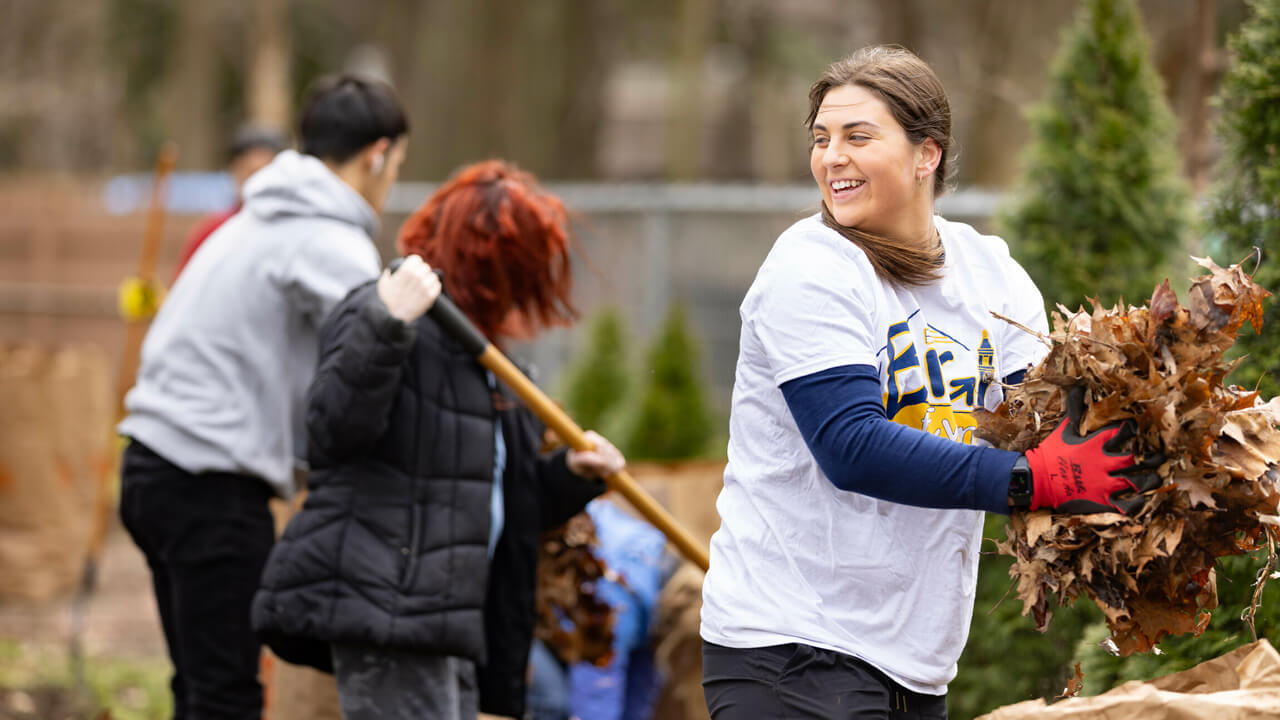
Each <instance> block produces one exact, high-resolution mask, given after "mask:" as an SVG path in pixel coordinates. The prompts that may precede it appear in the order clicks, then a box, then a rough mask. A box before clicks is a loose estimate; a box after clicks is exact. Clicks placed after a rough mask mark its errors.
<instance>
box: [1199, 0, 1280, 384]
mask: <svg viewBox="0 0 1280 720" xmlns="http://www.w3.org/2000/svg"><path fill="white" fill-rule="evenodd" d="M1249 7H1250V8H1251V9H1252V13H1251V15H1250V16H1249V18H1248V19H1247V20H1245V22H1244V24H1243V25H1242V26H1241V27H1240V31H1239V32H1238V33H1237V34H1236V35H1235V36H1234V37H1233V38H1232V39H1231V40H1230V42H1229V46H1230V48H1231V57H1232V61H1231V66H1230V68H1229V69H1228V70H1227V73H1226V75H1225V76H1224V77H1223V79H1222V89H1221V91H1220V93H1219V95H1218V98H1217V102H1218V105H1219V106H1220V107H1221V109H1222V115H1221V120H1220V124H1219V127H1218V134H1219V135H1220V136H1221V137H1222V144H1223V153H1222V158H1221V160H1220V161H1219V162H1218V167H1217V171H1216V175H1217V179H1218V183H1217V185H1216V186H1215V187H1214V190H1213V193H1212V197H1211V199H1210V201H1209V224H1210V227H1211V228H1212V230H1213V233H1214V235H1215V236H1216V238H1217V241H1218V243H1220V245H1221V251H1220V253H1219V254H1220V255H1221V256H1222V257H1221V260H1220V264H1225V263H1226V262H1237V261H1239V260H1240V259H1242V258H1243V257H1245V255H1246V254H1248V253H1249V252H1250V251H1251V250H1252V249H1253V248H1254V247H1255V246H1256V247H1260V248H1262V263H1261V265H1259V267H1258V271H1257V274H1256V275H1255V276H1254V280H1255V281H1257V282H1258V283H1259V284H1260V285H1262V286H1263V287H1265V288H1267V289H1268V290H1271V291H1272V292H1277V291H1280V0H1250V2H1249ZM1265 308H1266V312H1265V317H1264V321H1263V326H1262V334H1261V335H1255V334H1254V331H1253V328H1252V327H1250V326H1247V325H1246V326H1245V327H1244V328H1241V330H1240V332H1241V337H1240V339H1239V340H1238V341H1237V344H1236V347H1237V348H1238V349H1239V351H1240V352H1247V353H1248V354H1249V357H1248V358H1247V359H1246V360H1245V361H1244V363H1243V364H1242V365H1241V366H1240V368H1239V369H1238V370H1237V371H1236V372H1235V373H1233V374H1232V376H1231V379H1232V381H1234V382H1237V383H1240V384H1243V385H1249V386H1252V385H1254V384H1257V383H1258V382H1259V381H1261V389H1262V392H1263V395H1265V396H1268V397H1270V396H1274V395H1275V394H1276V393H1277V391H1280V382H1278V381H1277V378H1276V372H1275V369H1276V368H1277V367H1280V327H1278V326H1280V314H1278V313H1277V311H1276V302H1275V299H1274V298H1273V299H1271V300H1268V301H1266V303H1265Z"/></svg>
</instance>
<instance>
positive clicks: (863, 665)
mask: <svg viewBox="0 0 1280 720" xmlns="http://www.w3.org/2000/svg"><path fill="white" fill-rule="evenodd" d="M808 127H809V130H810V136H809V142H810V149H811V151H810V169H811V171H812V173H813V178H814V180H815V182H816V183H817V185H818V189H819V192H820V194H821V198H822V211H821V212H820V213H818V214H815V215H813V216H812V217H809V218H806V219H804V220H801V221H799V222H797V223H796V224H794V225H792V226H791V227H790V228H788V229H787V230H786V231H785V232H783V233H782V235H781V236H780V237H779V238H778V240H777V242H776V244H775V245H774V247H773V249H772V251H771V252H770V253H769V256H768V257H767V258H766V259H765V261H764V264H763V265H762V266H761V268H760V271H759V273H758V274H757V275H756V278H755V281H754V282H753V283H752V285H751V288H750V289H749V290H748V291H747V294H746V297H745V299H744V300H743V301H742V306H741V315H742V334H741V340H740V346H739V356H738V368H737V373H736V377H735V380H734V390H733V405H732V409H731V412H730V421H729V422H730V439H729V464H728V467H727V468H726V470H725V478H724V490H723V491H722V492H721V494H720V497H719V499H718V500H717V502H716V509H717V510H718V511H719V513H720V518H721V526H720V529H719V530H718V531H717V532H716V534H715V535H714V536H713V537H712V540H711V568H710V571H709V572H708V573H707V577H706V582H705V584H704V586H703V609H702V637H703V640H704V646H703V647H704V650H703V660H704V662H703V686H704V689H705V692H706V698H707V706H708V708H709V709H710V711H711V714H712V717H714V718H715V719H716V720H737V719H739V718H742V719H745V718H752V719H756V718H783V717H786V718H799V717H803V718H823V719H825V720H829V719H831V718H862V717H866V718H890V717H892V718H945V717H946V712H947V711H946V689H947V683H948V682H949V681H950V680H951V679H952V678H953V677H955V674H956V660H957V659H958V658H959V656H960V652H961V650H962V649H963V648H964V643H965V638H966V636H967V634H968V630H969V618H970V616H971V615H972V613H973V595H974V587H975V583H976V580H977V568H978V549H979V543H980V539H981V532H982V511H988V512H996V513H1003V514H1008V513H1009V512H1010V511H1011V509H1026V508H1030V509H1037V508H1053V509H1055V510H1056V511H1059V512H1096V511H1098V510H1112V511H1124V510H1125V509H1128V508H1132V507H1133V506H1132V503H1133V502H1140V500H1135V499H1132V498H1126V497H1121V496H1122V495H1126V494H1128V493H1131V492H1132V491H1134V490H1137V489H1140V488H1141V487H1145V482H1144V477H1143V476H1141V475H1134V476H1133V478H1132V479H1131V478H1130V477H1127V476H1125V475H1124V474H1122V473H1123V472H1132V470H1131V469H1129V466H1131V465H1133V457H1132V456H1131V455H1129V454H1127V452H1125V451H1124V450H1123V449H1122V446H1123V442H1124V436H1123V434H1122V433H1123V432H1124V428H1122V427H1108V428H1103V429H1100V430H1098V431H1096V432H1094V433H1092V434H1090V435H1089V436H1087V437H1080V436H1079V435H1078V434H1077V433H1076V431H1075V424H1074V423H1073V422H1071V421H1070V420H1068V421H1064V422H1063V424H1062V425H1061V426H1059V428H1058V429H1057V431H1055V433H1054V434H1053V435H1051V436H1050V437H1049V438H1048V439H1047V440H1046V441H1045V442H1044V443H1042V444H1041V445H1040V446H1039V447H1037V448H1033V449H1032V450H1029V451H1028V452H1027V453H1026V454H1025V455H1019V454H1017V453H1013V452H1007V451H1003V450H997V449H995V448H991V447H983V446H982V443H981V441H978V440H975V439H974V437H973V428H974V425H975V420H974V413H975V412H978V411H980V410H982V409H984V408H985V409H992V408H994V407H996V406H997V405H998V404H999V403H1000V400H1001V398H1002V396H1003V391H1002V385H1001V382H999V381H1000V380H1003V381H1004V382H1018V381H1020V379H1021V376H1022V374H1023V373H1024V372H1025V370H1026V369H1027V368H1028V367H1029V366H1030V365H1031V364H1033V363H1035V362H1037V361H1038V360H1039V359H1040V358H1041V357H1042V356H1043V354H1044V352H1045V348H1044V347H1043V346H1042V345H1041V344H1040V343H1039V341H1038V340H1037V339H1036V338H1035V337H1034V336H1032V335H1030V334H1027V333H1025V332H1022V331H1021V330H1018V329H1015V328H1014V327H1013V326H1011V325H1009V324H1007V323H1005V322H1003V321H1001V320H998V319H996V318H995V317H993V315H992V311H996V312H999V313H1001V314H1002V315H1005V316H1007V317H1011V318H1014V319H1015V320H1017V321H1019V322H1021V323H1022V324H1023V325H1026V326H1028V327H1031V328H1034V329H1037V330H1040V331H1042V332H1047V330H1048V328H1047V323H1046V322H1045V314H1044V306H1043V301H1042V300H1041V297H1040V293H1039V291H1037V290H1036V288H1035V285H1033V284H1032V282H1031V279H1030V278H1029V277H1028V276H1027V274H1026V272H1025V271H1023V269H1022V268H1021V267H1020V266H1019V265H1018V263H1017V262H1015V261H1014V260H1013V259H1012V258H1011V257H1010V256H1009V250H1008V248H1007V247H1006V245H1005V243H1004V241H1003V240H1001V239H1000V238H998V237H994V236H990V235H982V234H980V233H978V232H977V231H976V230H974V229H973V228H972V227H970V226H968V225H965V224H963V223H958V222H952V221H948V220H946V219H944V218H942V217H940V216H938V215H936V214H935V213H934V200H935V198H936V197H938V196H939V195H940V194H941V193H942V192H943V190H944V189H945V180H946V174H947V170H948V159H949V155H950V150H951V110H950V106H949V105H948V102H947V96H946V93H945V92H944V91H943V89H942V85H941V84H940V83H939V82H938V78H937V77H936V76H935V75H934V73H933V70H932V69H930V68H929V66H928V65H927V64H925V63H924V61H922V60H920V58H918V57H916V56H915V55H913V54H912V53H910V52H908V51H906V50H903V49H902V48H897V47H870V48H864V49H862V50H859V51H858V52H856V53H854V54H853V55H851V56H850V57H848V58H846V59H844V60H841V61H839V62H836V63H834V64H832V65H831V66H830V67H829V68H827V70H826V72H825V73H823V75H822V77H821V78H820V79H819V80H818V82H816V83H815V84H814V85H813V88H812V90H811V91H810V95H809V114H808ZM1076 397H1077V399H1078V402H1081V403H1082V402H1083V398H1082V397H1081V396H1079V395H1078V394H1077V395H1076ZM1071 416H1072V417H1075V418H1078V417H1079V414H1078V407H1077V408H1076V411H1075V412H1073V413H1072V414H1071ZM1061 468H1066V469H1067V470H1068V474H1069V475H1070V477H1067V476H1064V475H1063V474H1062V473H1061Z"/></svg>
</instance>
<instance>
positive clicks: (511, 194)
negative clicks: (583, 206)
mask: <svg viewBox="0 0 1280 720" xmlns="http://www.w3.org/2000/svg"><path fill="white" fill-rule="evenodd" d="M569 243H570V240H569V220H568V215H567V213H566V212H565V209H564V205H563V204H562V203H561V202H560V199H559V198H557V197H556V196H555V195H552V194H551V193H548V192H546V191H544V190H543V189H542V188H541V187H539V185H538V181H537V180H536V179H535V178H534V177H533V175H530V174H529V173H527V172H523V171H521V170H519V169H518V168H516V167H514V166H512V165H509V164H507V163H504V162H502V161H501V160H486V161H484V162H479V163H475V164H473V165H468V166H466V167H464V168H462V169H461V170H459V171H458V173H457V174H456V175H454V176H453V177H452V178H451V179H450V180H449V181H448V182H446V183H445V184H444V185H442V186H441V187H440V188H439V189H438V190H436V191H435V193H433V194H432V195H431V197H430V198H428V199H427V201H426V202H424V203H423V204H422V205H421V206H420V207H419V208H418V209H417V210H415V211H414V213H413V215H411V216H410V217H409V219H408V220H405V222H404V225H403V226H401V228H400V235H399V237H398V238H397V239H396V248H397V249H398V250H399V251H400V254H401V255H420V256H422V259H424V260H426V261H427V262H428V263H429V264H430V265H431V266H432V267H435V268H439V269H440V271H441V272H443V273H444V279H445V285H446V287H447V288H448V290H449V295H450V296H451V297H452V298H453V301H454V302H455V303H456V304H457V305H458V308H459V309H460V310H462V312H463V313H464V314H466V316H467V317H469V318H470V319H471V321H472V322H474V323H475V324H476V326H477V327H478V328H480V331H481V332H483V333H484V334H485V335H486V336H488V337H489V338H490V339H492V340H494V341H495V342H500V340H501V339H502V338H521V339H526V338H531V337H532V336H533V335H534V334H536V333H537V332H538V331H539V330H540V329H542V328H546V327H552V326H555V325H568V324H569V323H570V322H571V321H573V320H574V319H575V318H576V317H577V316H578V311H577V309H576V308H574V306H573V303H572V302H571V299H570V295H571V290H572V281H573V277H572V274H571V272H570V261H569Z"/></svg>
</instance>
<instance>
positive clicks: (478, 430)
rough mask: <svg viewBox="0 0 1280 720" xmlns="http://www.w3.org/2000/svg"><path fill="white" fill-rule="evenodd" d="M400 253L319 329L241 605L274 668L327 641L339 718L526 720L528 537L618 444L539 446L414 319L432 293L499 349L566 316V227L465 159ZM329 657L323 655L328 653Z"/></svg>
mask: <svg viewBox="0 0 1280 720" xmlns="http://www.w3.org/2000/svg"><path fill="white" fill-rule="evenodd" d="M397 246H398V249H399V251H400V253H401V254H402V255H404V256H406V259H405V260H404V262H403V263H402V264H401V265H400V267H399V268H398V269H397V270H396V271H395V272H394V273H391V272H384V273H383V275H382V277H381V278H379V279H378V280H377V282H370V283H367V284H364V285H362V286H360V287H358V288H356V289H355V290H354V291H352V293H351V294H350V295H349V296H348V297H347V298H346V299H345V300H343V301H342V303H341V304H340V305H339V306H338V307H337V308H336V309H335V311H334V313H333V315H332V316H331V317H330V319H329V321H328V322H327V323H326V324H325V327H324V329H323V330H322V332H321V351H320V368H319V370H318V371H317V374H316V378H315V382H314V384H313V385H312V386H311V390H310V393H309V395H308V405H307V430H308V437H309V440H310V443H309V445H308V449H309V452H310V460H311V468H312V469H311V474H310V476H309V477H308V480H307V484H308V494H307V499H306V502H305V504H304V505H303V507H302V510H301V511H300V512H299V513H298V514H297V515H295V516H294V517H293V518H292V519H291V520H290V522H289V525H288V527H287V528H286V529H285V532H284V535H283V536H282V537H281V539H280V542H279V543H278V544H277V545H276V548H275V549H274V550H273V551H272V554H271V558H270V560H269V561H268V563H267V568H266V571H265V572H264V573H263V578H262V589H261V591H259V593H258V595H257V597H256V598H255V599H254V602H253V621H254V627H255V628H257V629H258V630H259V631H260V632H262V633H263V636H264V637H265V638H266V640H267V642H268V644H270V645H271V647H272V648H273V649H276V648H279V649H280V650H281V651H283V652H282V653H280V654H281V656H282V657H284V658H285V659H286V660H289V659H290V657H289V655H290V654H291V653H294V652H301V651H298V650H297V648H298V647H299V646H300V644H301V641H304V640H312V641H319V642H321V643H324V644H325V645H326V646H327V649H329V650H330V652H331V657H330V658H325V657H317V656H316V655H310V656H308V657H306V658H304V657H302V656H301V655H300V654H297V655H295V658H296V659H297V660H305V661H307V662H308V663H309V664H313V665H315V666H317V667H320V668H321V669H329V668H328V667H327V666H328V665H330V664H331V666H332V670H333V672H334V674H335V675H336V676H337V683H338V694H339V696H340V699H341V705H342V713H343V717H344V718H346V720H366V719H368V720H372V719H374V718H438V719H450V720H453V719H458V718H462V719H465V720H472V719H473V718H475V717H476V713H477V710H479V711H482V712H486V713H491V714H494V715H500V716H507V717H517V718H518V717H523V716H524V711H525V673H526V663H527V659H528V657H529V649H530V644H531V642H532V640H533V631H534V622H535V613H536V607H535V596H534V590H535V584H536V577H537V563H538V544H539V538H540V537H541V535H542V533H543V532H544V531H546V530H548V529H550V528H553V527H556V526H558V525H561V524H563V523H564V522H566V521H567V520H568V519H569V518H570V517H571V516H573V515H574V514H576V513H578V512H579V511H581V510H582V508H583V507H584V506H585V505H586V504H587V502H588V501H590V500H591V499H592V498H593V497H595V496H597V495H599V494H600V493H601V492H603V491H604V483H603V482H602V481H601V480H600V479H599V478H601V477H603V476H606V475H609V474H611V473H614V472H617V471H619V470H621V469H622V467H623V465H624V460H623V457H622V455H621V453H619V452H618V450H617V449H616V448H614V446H613V445H612V444H610V443H609V441H607V440H605V439H604V438H603V437H601V436H599V435H597V434H595V433H594V432H588V433H587V435H588V437H589V438H591V439H592V441H593V443H594V444H595V448H596V449H595V450H594V451H574V450H568V451H566V450H560V451H557V452H553V453H543V452H542V450H541V447H542V445H541V444H542V434H543V427H542V424H541V423H540V422H539V421H538V420H537V419H536V418H535V417H534V415H533V414H532V413H530V412H529V411H528V409H526V408H525V407H524V406H523V405H521V404H519V403H518V402H517V400H516V399H515V397H514V396H513V395H511V394H510V392H509V391H508V390H507V389H505V388H503V387H500V386H499V385H498V384H497V382H496V379H495V377H494V376H493V375H492V374H491V373H490V372H488V371H487V370H485V368H484V367H483V366H482V365H480V364H479V363H478V362H477V361H476V359H475V356H474V354H473V352H469V351H468V350H467V349H466V348H464V347H463V346H462V345H461V344H460V343H459V342H458V341H457V340H456V339H454V338H453V337H452V336H450V335H449V334H448V333H447V332H446V330H445V329H444V328H443V327H442V326H441V325H439V324H438V323H437V322H436V320H435V319H434V318H433V317H432V316H431V315H428V314H426V313H427V310H428V309H430V308H431V306H432V304H433V303H434V302H435V301H436V298H437V297H438V295H439V293H440V292H441V281H440V279H439V277H438V276H437V275H436V274H435V273H434V272H432V268H437V269H438V270H439V271H441V273H442V274H443V277H444V278H445V282H447V283H448V286H449V292H450V295H451V296H452V298H453V300H454V302H455V303H456V304H457V306H458V308H459V309H460V310H461V311H462V313H463V314H465V315H466V316H467V317H468V318H470V320H471V321H472V322H473V323H474V324H475V325H476V327H477V328H479V330H480V331H481V332H482V333H483V334H484V335H485V336H486V337H488V338H490V339H492V341H493V342H495V343H498V344H499V346H501V345H502V344H504V343H506V342H508V341H510V340H512V339H525V340H527V339H530V338H532V337H533V336H534V335H536V334H537V333H538V332H540V331H541V330H542V329H544V328H547V327H552V326H556V325H567V324H569V323H570V322H571V321H572V320H573V319H574V318H575V317H576V316H577V312H576V310H575V309H574V308H573V306H572V304H571V303H570V286H571V276H570V258H569V236H568V219H567V216H566V213H565V210H564V207H563V205H562V204H561V203H560V201H559V199H557V198H556V197H555V196H553V195H550V194H548V193H546V192H544V191H543V190H542V189H541V188H540V187H539V186H538V184H537V183H536V181H535V179H534V178H533V176H531V175H529V174H528V173H524V172H521V171H519V170H517V169H515V168H513V167H511V166H509V165H506V164H505V163H502V162H500V161H496V160H492V161H487V162H482V163H478V164H475V165H471V166H468V167H465V168H463V169H462V170H460V171H459V172H458V173H457V174H456V175H455V176H454V177H453V178H451V179H450V180H449V181H448V182H446V183H445V184H444V185H443V186H442V187H441V188H440V189H439V190H437V191H436V192H435V193H434V194H433V195H432V196H431V197H430V198H429V199H428V200H427V201H426V202H425V203H424V204H423V205H422V206H421V207H420V208H418V210H417V211H416V212H414V214H413V215H412V216H411V217H410V218H409V219H408V220H407V221H406V222H405V224H404V226H403V227H402V228H401V230H400V236H399V239H398V243H397ZM330 659H331V663H330V662H326V660H330Z"/></svg>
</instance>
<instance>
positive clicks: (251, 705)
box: [120, 441, 275, 720]
mask: <svg viewBox="0 0 1280 720" xmlns="http://www.w3.org/2000/svg"><path fill="white" fill-rule="evenodd" d="M120 475H121V495H120V517H121V519H122V520H123V521H124V526H125V528H126V529H127V530H128V531H129V534H130V535H131V536H132V537H133V541H134V542H135V543H137V545H138V547H139V548H140V549H141V550H142V552H143V554H144V555H146V558H147V564H148V565H150V566H151V578H152V583H153V586H154V588H155V593H156V604H157V605H158V606H159V608H160V621H161V623H162V624H163V625H164V637H165V640H166V641H167V642H168V645H169V657H170V658H172V660H173V667H174V673H173V680H172V682H171V687H172V688H173V705H174V712H173V717H174V718H175V720H205V719H206V718H234V719H235V720H250V719H252V720H260V718H261V717H262V685H261V683H259V681H258V658H259V654H260V652H261V645H260V644H259V642H258V639H257V637H256V636H255V635H254V633H253V630H252V628H251V627H250V625H249V607H250V604H251V602H252V601H253V594H254V592H255V591H257V589H258V581H259V579H260V578H261V576H262V567H263V565H265V564H266V561H267V553H268V552H270V550H271V545H272V543H273V542H274V541H275V528H274V525H273V524H272V520H271V513H270V511H269V510H268V508H267V502H268V500H270V498H271V489H270V487H269V486H268V485H267V484H266V483H265V482H264V481H262V480H260V479H258V478H254V477H248V476H244V475H235V474H230V473H205V474H201V475H192V474H190V473H188V472H186V471H184V470H182V469H181V468H178V467H176V466H174V465H173V464H171V463H169V462H168V461H167V460H165V459H164V458H162V457H160V456H159V455H157V454H155V453H154V452H152V451H151V450H150V449H149V448H147V447H146V446H145V445H142V444H141V443H139V442H136V441H134V442H131V443H130V444H129V447H128V448H127V449H126V450H125V453H124V463H123V467H122V469H121V473H120Z"/></svg>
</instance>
